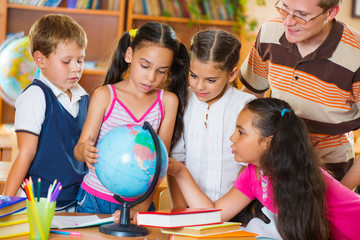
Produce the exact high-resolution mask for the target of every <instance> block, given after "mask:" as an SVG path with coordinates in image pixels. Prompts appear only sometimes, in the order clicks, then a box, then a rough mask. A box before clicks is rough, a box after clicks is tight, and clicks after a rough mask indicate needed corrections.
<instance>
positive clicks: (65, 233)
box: [50, 230, 80, 236]
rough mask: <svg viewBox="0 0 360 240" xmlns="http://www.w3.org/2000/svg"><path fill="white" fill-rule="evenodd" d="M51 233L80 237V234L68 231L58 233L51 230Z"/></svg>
mask: <svg viewBox="0 0 360 240" xmlns="http://www.w3.org/2000/svg"><path fill="white" fill-rule="evenodd" d="M50 232H51V233H56V234H64V235H73V236H80V233H79V232H67V231H58V230H50Z"/></svg>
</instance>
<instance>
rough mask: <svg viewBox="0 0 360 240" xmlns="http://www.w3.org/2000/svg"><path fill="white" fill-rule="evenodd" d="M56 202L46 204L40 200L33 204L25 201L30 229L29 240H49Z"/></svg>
mask: <svg viewBox="0 0 360 240" xmlns="http://www.w3.org/2000/svg"><path fill="white" fill-rule="evenodd" d="M55 206H56V202H47V199H46V198H40V201H39V202H37V201H36V199H35V202H32V201H29V200H26V208H27V215H28V220H29V228H30V240H47V239H49V232H50V225H51V221H52V219H53V216H54V213H55Z"/></svg>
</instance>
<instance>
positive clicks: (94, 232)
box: [9, 213, 170, 240]
mask: <svg viewBox="0 0 360 240" xmlns="http://www.w3.org/2000/svg"><path fill="white" fill-rule="evenodd" d="M55 214H56V215H75V216H81V215H84V214H81V213H55ZM98 216H99V217H100V218H106V217H110V215H107V214H98ZM147 229H148V230H149V235H147V236H144V237H117V236H112V235H107V234H103V233H101V232H99V226H94V227H86V228H72V229H60V230H64V231H67V230H68V231H73V232H80V233H81V235H80V236H71V235H62V234H55V233H50V235H49V240H64V239H74V240H98V239H99V240H108V239H118V240H119V239H123V240H126V239H127V240H130V239H132V240H140V239H141V240H144V239H147V240H169V239H170V235H168V234H162V233H161V231H160V228H150V227H148V228H147ZM9 240H29V235H24V236H19V237H13V238H10V239H9Z"/></svg>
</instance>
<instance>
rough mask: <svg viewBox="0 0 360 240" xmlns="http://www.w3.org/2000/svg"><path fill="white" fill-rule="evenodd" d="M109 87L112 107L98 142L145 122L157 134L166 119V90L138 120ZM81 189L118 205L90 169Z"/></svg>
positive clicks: (158, 93) (105, 118)
mask: <svg viewBox="0 0 360 240" xmlns="http://www.w3.org/2000/svg"><path fill="white" fill-rule="evenodd" d="M107 86H108V87H109V90H110V93H111V105H110V108H109V110H108V111H107V112H106V113H105V116H104V119H103V122H102V124H101V128H100V132H99V136H98V140H97V141H100V139H101V138H102V137H103V136H105V134H106V133H107V132H109V131H110V130H112V129H113V128H116V127H118V126H121V125H128V124H130V125H140V126H141V125H143V124H144V122H145V121H147V122H149V123H150V125H151V126H152V127H153V129H154V131H155V132H157V131H158V129H159V127H160V124H161V121H162V120H163V118H164V109H163V103H162V97H163V94H164V90H158V92H157V99H156V101H155V102H154V103H153V104H152V105H151V107H150V108H149V109H148V110H147V111H146V112H145V113H144V115H143V116H142V117H141V118H140V119H137V118H136V117H135V116H134V115H133V114H132V113H131V112H130V110H129V109H128V108H127V107H126V106H125V105H124V104H123V103H122V102H121V101H120V99H118V98H117V96H116V91H115V88H114V86H113V85H107ZM81 187H82V188H83V189H84V190H85V191H86V192H88V193H90V194H92V195H94V196H95V197H98V198H101V199H103V200H106V201H109V202H113V203H118V202H117V201H116V200H115V199H114V198H113V196H114V194H113V193H112V192H110V191H109V190H108V189H107V188H105V187H104V185H102V183H101V182H100V180H99V178H98V177H97V175H96V172H95V171H94V170H91V169H89V172H88V173H87V174H86V175H85V177H84V179H83V182H82V183H81Z"/></svg>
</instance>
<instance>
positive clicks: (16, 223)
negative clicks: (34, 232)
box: [0, 210, 29, 239]
mask: <svg viewBox="0 0 360 240" xmlns="http://www.w3.org/2000/svg"><path fill="white" fill-rule="evenodd" d="M26 234H29V223H28V218H27V213H26V210H23V211H21V212H17V213H13V214H10V215H8V216H6V217H2V218H0V239H3V238H10V237H15V236H20V235H26Z"/></svg>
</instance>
